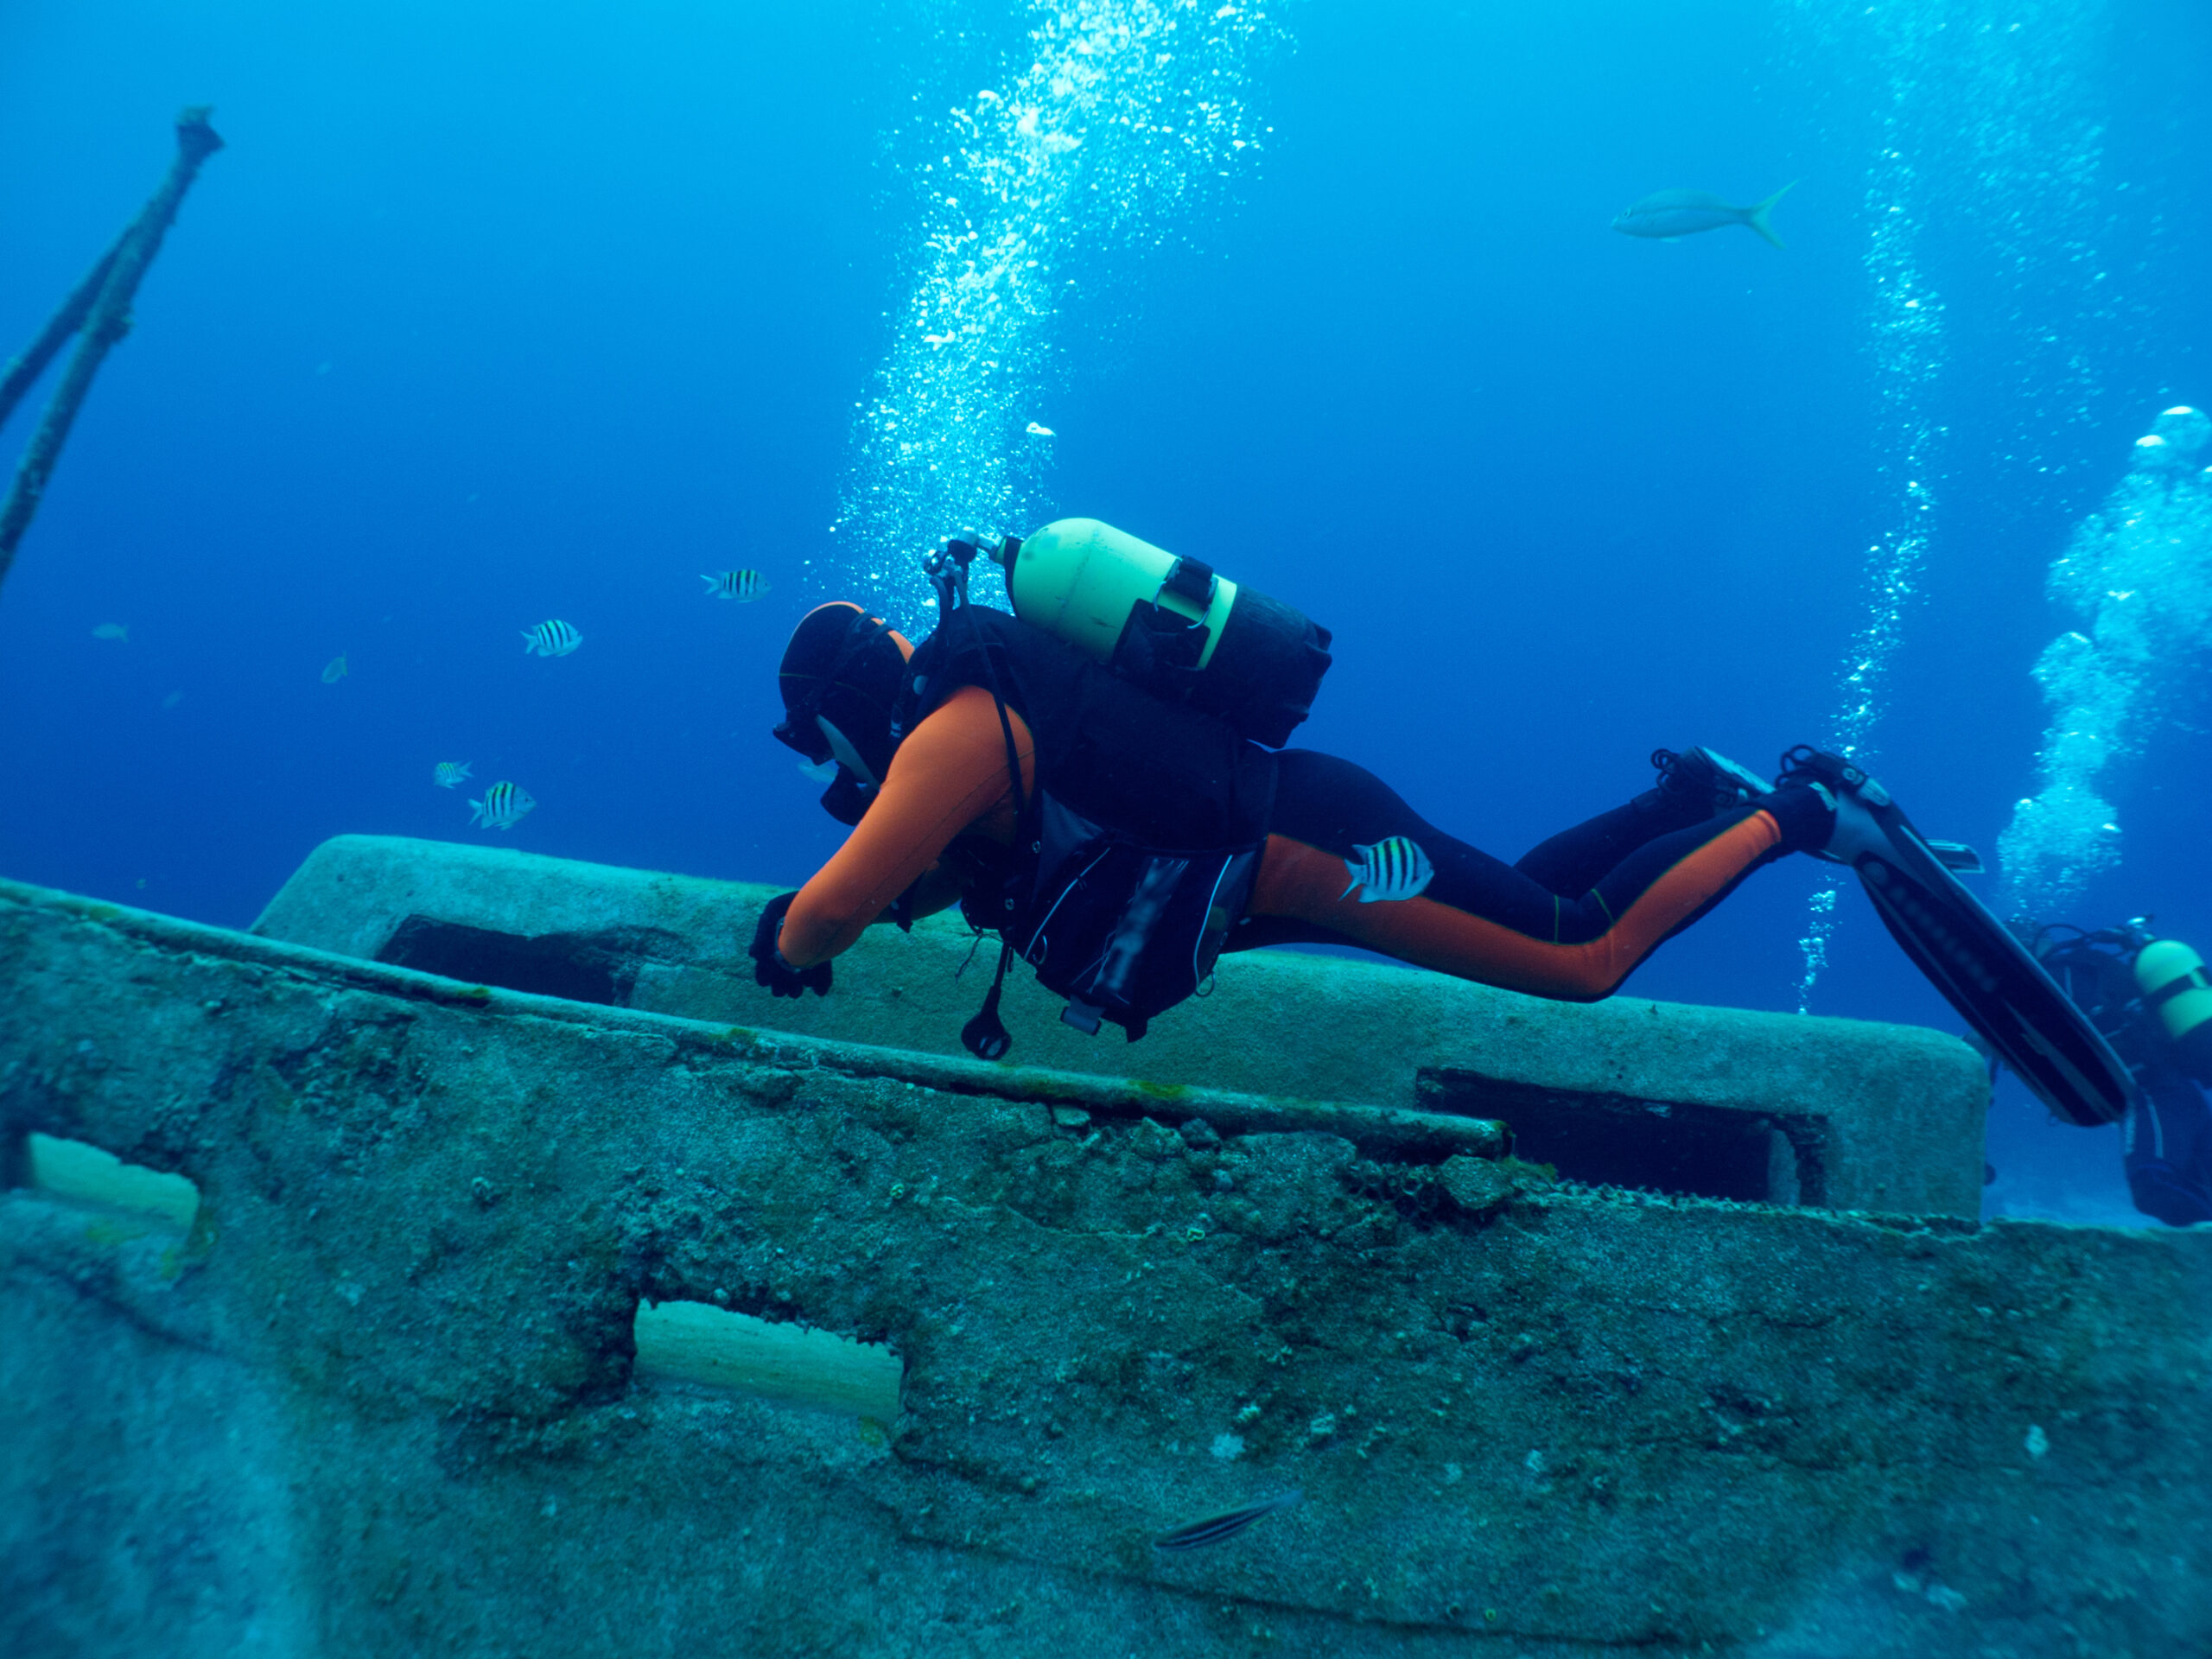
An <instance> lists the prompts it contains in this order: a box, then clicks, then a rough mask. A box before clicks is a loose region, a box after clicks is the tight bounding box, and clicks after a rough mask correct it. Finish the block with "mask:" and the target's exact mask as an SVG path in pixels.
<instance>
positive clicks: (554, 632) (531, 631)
mask: <svg viewBox="0 0 2212 1659" xmlns="http://www.w3.org/2000/svg"><path fill="white" fill-rule="evenodd" d="M583 642H584V637H583V635H582V634H581V633H578V632H576V630H575V626H574V625H573V624H570V623H567V622H563V621H562V620H560V619H559V618H558V617H554V618H552V619H550V620H547V621H543V622H541V623H539V624H538V625H537V626H536V627H534V628H524V630H523V631H522V649H523V654H524V656H532V655H535V656H538V657H565V656H567V655H568V654H569V652H572V651H574V650H575V648H576V647H577V646H578V645H582V644H583Z"/></svg>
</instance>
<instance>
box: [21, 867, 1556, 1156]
mask: <svg viewBox="0 0 2212 1659" xmlns="http://www.w3.org/2000/svg"><path fill="white" fill-rule="evenodd" d="M0 904H10V905H15V906H21V907H22V908H24V909H42V910H47V911H49V912H61V913H63V914H66V915H69V916H73V917H75V918H78V919H79V920H81V921H83V922H86V923H88V924H90V925H95V926H100V927H106V928H110V929H111V930H113V931H117V932H119V933H122V934H124V935H126V936H127V937H130V938H135V939H137V940H138V941H140V942H141V943H143V944H147V945H149V946H151V947H153V948H155V949H157V950H171V951H178V952H183V953H187V954H197V955H201V956H214V957H224V958H226V959H228V960H231V961H234V962H240V963H253V964H257V965H258V966H261V967H264V968H266V969H272V970H274V971H277V972H281V973H289V974H297V975H301V976H306V977H308V978H312V979H315V980H318V981H321V982H326V983H329V982H335V983H338V984H341V985H344V986H346V987H347V988H353V989H357V990H364V991H372V992H376V993H378V994H379V995H386V996H392V997H397V998H400V999H402V1000H404V1001H424V1002H435V1003H438V1004H441V1005H442V1006H445V1007H468V1008H478V1009H481V1010H483V1011H484V1012H486V1013H498V1014H508V1015H514V1016H523V1017H529V1018H535V1019H542V1020H553V1021H556V1022H557V1023H560V1024H563V1025H573V1026H590V1027H595V1028H597V1029H600V1030H615V1031H629V1032H635V1033H639V1034H647V1033H650V1034H653V1035H658V1036H671V1035H673V1036H679V1037H683V1038H688V1039H690V1040H692V1041H696V1042H704V1043H708V1044H711V1045H712V1046H714V1047H715V1050H716V1051H717V1052H724V1053H731V1054H734V1055H735V1056H736V1057H737V1058H741V1059H745V1060H750V1061H753V1062H755V1063H758V1064H761V1065H777V1066H783V1067H794V1066H804V1067H808V1068H812V1069H817V1070H821V1071H836V1072H840V1073H842V1074H845V1075H847V1076H851V1077H878V1078H885V1079H888V1080H890V1081H893V1082H898V1083H910V1084H917V1085H919V1086H921V1087H924V1088H928V1089H934V1090H940V1091H942V1092H944V1093H945V1094H949V1095H955V1096H983V1097H986V1098H990V1099H995V1100H1018V1101H1027V1102H1040V1103H1046V1104H1048V1105H1056V1106H1073V1107H1077V1108H1080V1109H1084V1110H1086V1111H1092V1112H1097V1113H1100V1114H1102V1115H1104V1116H1113V1117H1151V1118H1155V1119H1159V1120H1160V1121H1162V1122H1168V1123H1173V1124H1181V1123H1185V1122H1189V1121H1191V1120H1192V1119H1194V1118H1204V1119H1205V1121H1206V1122H1207V1123H1209V1124H1211V1126H1212V1127H1213V1128H1217V1129H1220V1130H1224V1131H1227V1132H1228V1133H1230V1134H1236V1135H1249V1134H1294V1133H1319V1134H1327V1135H1340V1136H1342V1137H1343V1138H1344V1139H1345V1140H1347V1141H1351V1142H1352V1144H1354V1145H1355V1146H1357V1147H1360V1148H1361V1149H1362V1150H1363V1151H1367V1152H1387V1153H1390V1154H1396V1155H1398V1156H1401V1157H1403V1156H1408V1155H1410V1156H1414V1157H1417V1158H1422V1159H1442V1158H1446V1157H1450V1156H1452V1155H1453V1154H1466V1155H1470V1156H1473V1157H1480V1158H1497V1157H1502V1156H1503V1155H1504V1154H1506V1153H1507V1152H1509V1151H1510V1150H1511V1147H1512V1135H1511V1131H1510V1129H1509V1128H1507V1126H1506V1125H1504V1124H1503V1123H1501V1122H1497V1121H1495V1120H1493V1119H1489V1118H1474V1117H1460V1116H1454V1115H1452V1114H1450V1113H1443V1112H1421V1111H1408V1110H1401V1109H1394V1108H1389V1107H1381V1106H1364V1105H1342V1104H1337V1103H1332V1102H1327V1101H1311V1100H1295V1099H1279V1098H1274V1097H1271V1096H1258V1095H1244V1094H1236V1093H1232V1092H1230V1091H1229V1090H1217V1089H1206V1088H1203V1087H1200V1086H1197V1085H1187V1084H1151V1083H1147V1082H1145V1081H1143V1080H1142V1079H1130V1078H1120V1077H1101V1076H1097V1075H1094V1074H1091V1073H1088V1072H1081V1071H1053V1070H1047V1069H1046V1068H1044V1067H1041V1066H1018V1065H1016V1066H1008V1065H995V1064H994V1063H992V1062H990V1061H988V1060H973V1059H961V1058H954V1057H951V1056H949V1055H942V1054H929V1053H923V1052H918V1051H916V1050H912V1049H899V1048H878V1047H874V1046H871V1045H868V1044H866V1043H852V1042H841V1041H836V1040H833V1039H827V1038H820V1037H807V1036H802V1035H799V1034H798V1033H791V1032H781V1031H775V1030H772V1029H765V1028H760V1027H749V1026H723V1025H714V1024H709V1023H708V1022H705V1021H702V1020H687V1019H684V1018H683V1017H682V1016H680V1015H677V1014H652V1013H647V1012H645V1011H644V1010H641V1009H637V1008H620V1007H608V1006H605V1005H602V1004H600V1003H596V1002H593V1003H582V1002H569V1001H563V1000H562V999H561V998H559V997H551V996H537V995H531V994H530V993H528V992H525V991H510V990H505V989H502V988H499V987H496V986H488V985H464V984H463V983H461V982H460V981H459V980H452V979H446V978H443V977H442V976H438V975H436V974H426V973H423V972H421V971H419V970H417V969H412V968H399V967H394V966H392V965H391V964H389V963H379V962H365V961H363V960H362V959H361V958H359V957H343V956H337V955H334V954H332V953H331V952H328V951H324V950H315V949H312V948H311V947H309V946H307V945H299V944H285V943H284V942H283V941H282V940H277V939H270V938H263V937H261V936H258V935H256V934H250V933H240V932H237V931H232V930H231V929H229V928H220V927H213V926H210V925H207V924H206V923H203V922H192V921H186V920H184V919H182V918H179V917H175V916H165V915H162V913H160V912H157V911H149V910H137V909H134V908H132V907H131V906H128V905H118V904H113V903H111V902H109V901H108V900H105V899H88V898H86V897H85V896H84V895H82V894H80V893H65V892H62V891H60V889H58V888H53V887H34V886H32V885H30V884H29V883H28V882H21V881H11V880H7V879H6V878H5V877H0Z"/></svg>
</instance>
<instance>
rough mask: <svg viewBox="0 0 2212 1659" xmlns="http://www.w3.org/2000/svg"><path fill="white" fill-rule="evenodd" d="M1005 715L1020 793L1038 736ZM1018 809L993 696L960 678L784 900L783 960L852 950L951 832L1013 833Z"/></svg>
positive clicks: (1007, 836) (823, 958)
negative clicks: (839, 839)
mask: <svg viewBox="0 0 2212 1659" xmlns="http://www.w3.org/2000/svg"><path fill="white" fill-rule="evenodd" d="M1007 719H1008V720H1010V721H1012V722H1013V723H1014V750H1015V753H1017V754H1018V755H1019V756H1020V760H1021V785H1022V789H1023V791H1024V792H1025V793H1026V792H1027V791H1028V790H1030V789H1031V788H1033V787H1034V786H1035V783H1036V771H1037V767H1036V758H1035V757H1036V745H1035V744H1034V743H1033V742H1032V741H1030V736H1029V728H1028V727H1027V726H1026V725H1025V724H1023V723H1022V719H1021V716H1020V715H1018V714H1016V713H1015V712H1014V710H1013V709H1007ZM1016 817H1018V813H1017V810H1016V808H1015V804H1014V791H1013V790H1012V788H1011V787H1010V786H1009V783H1008V779H1007V767H1006V734H1005V733H1004V731H1003V730H1002V729H1001V728H1000V725H999V711H998V705H997V704H996V702H994V701H993V699H992V696H991V694H990V693H989V692H988V691H987V690H984V689H983V688H982V686H980V685H968V686H963V687H962V688H961V689H960V690H957V691H956V692H954V693H953V694H952V695H951V696H949V697H947V698H946V699H945V700H944V704H943V705H942V706H941V707H939V708H938V709H936V710H935V711H933V712H932V713H931V715H929V717H928V718H927V719H925V720H924V721H922V723H921V724H920V725H918V726H917V727H915V728H914V729H913V731H912V733H910V734H908V735H907V738H906V741H905V742H903V743H901V744H900V745H899V752H898V753H896V754H894V755H893V756H892V758H891V770H890V772H888V773H887V775H886V776H885V778H884V779H883V783H882V785H881V786H880V788H879V789H878V790H877V791H876V798H875V799H874V801H872V802H870V803H869V804H868V810H867V811H866V812H864V813H862V814H861V821H860V823H857V824H855V826H854V827H853V833H852V834H851V835H850V836H848V837H847V838H846V841H845V844H844V845H843V846H842V847H840V848H839V849H837V851H836V855H835V856H833V857H832V858H831V859H830V861H829V862H828V863H827V864H824V865H823V867H822V868H821V869H820V870H818V871H817V872H816V874H815V877H814V879H813V880H811V881H809V882H808V883H807V884H806V885H805V886H804V887H801V888H800V889H799V893H798V898H796V899H793V900H791V910H790V912H788V913H787V914H786V915H785V918H784V931H783V933H782V935H781V938H780V939H779V945H778V948H779V950H782V952H783V956H784V960H785V962H788V963H791V966H792V967H794V968H811V967H812V966H814V964H815V963H817V962H827V961H828V960H829V958H830V957H834V956H836V955H837V954H839V953H840V952H841V951H843V950H847V949H849V947H850V946H851V945H852V944H853V942H854V941H855V939H857V938H860V936H861V933H862V932H864V931H866V930H867V928H868V924H869V923H871V922H873V921H874V920H875V918H877V917H879V916H880V915H882V914H883V912H885V911H886V910H887V909H888V908H890V906H891V903H892V901H893V899H897V898H898V896H899V894H900V893H904V892H906V889H907V888H908V887H912V885H913V884H914V882H915V881H916V880H918V879H919V877H920V876H921V875H922V874H924V873H925V871H927V870H928V869H929V868H930V867H931V865H932V864H935V863H936V862H937V861H938V856H939V855H941V854H942V853H943V852H944V849H946V848H947V847H949V846H950V845H951V844H952V841H953V838H954V837H955V836H957V835H959V834H960V833H961V832H962V831H963V830H964V829H970V828H974V829H979V830H981V831H982V833H983V834H985V835H988V836H990V837H991V838H992V839H993V840H995V841H998V842H1010V841H1012V840H1013V839H1014V823H1015V819H1016Z"/></svg>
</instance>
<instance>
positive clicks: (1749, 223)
mask: <svg viewBox="0 0 2212 1659" xmlns="http://www.w3.org/2000/svg"><path fill="white" fill-rule="evenodd" d="M1796 188H1797V181H1796V180H1795V179H1792V180H1790V181H1789V183H1787V184H1785V185H1783V187H1782V188H1781V189H1779V190H1777V191H1776V192H1775V193H1774V194H1772V195H1770V196H1769V197H1768V198H1767V199H1766V200H1764V201H1758V202H1753V203H1752V204H1751V206H1750V207H1733V206H1731V205H1730V204H1729V203H1727V202H1725V201H1723V200H1720V198H1719V197H1718V196H1716V195H1712V194H1707V192H1705V191H1703V190H1662V191H1661V192H1660V193H1659V194H1657V195H1656V196H1646V197H1645V198H1644V199H1643V200H1642V201H1639V202H1637V204H1636V206H1635V207H1629V208H1624V209H1623V210H1622V211H1621V212H1619V213H1616V214H1614V215H1613V228H1614V229H1615V230H1617V231H1618V232H1620V233H1621V234H1622V235H1623V236H1642V237H1649V238H1654V239H1656V240H1657V241H1661V242H1671V241H1673V240H1674V239H1675V238H1676V237H1678V236H1695V235H1696V234H1697V233H1698V232H1700V231H1717V230H1719V229H1720V227H1721V226H1724V225H1741V226H1745V228H1746V229H1749V230H1754V231H1757V232H1758V233H1759V234H1760V235H1761V236H1763V237H1764V238H1766V239H1767V240H1768V241H1770V242H1771V243H1773V244H1774V245H1775V246H1776V247H1777V248H1778V247H1780V246H1781V245H1782V238H1780V237H1778V236H1777V235H1776V234H1775V233H1774V232H1773V230H1772V229H1771V228H1770V226H1768V224H1767V222H1766V213H1767V209H1768V208H1770V207H1773V206H1774V204H1775V203H1776V202H1777V201H1780V200H1782V199H1783V197H1784V196H1786V195H1788V194H1789V193H1790V192H1791V191H1792V190H1795V189H1796Z"/></svg>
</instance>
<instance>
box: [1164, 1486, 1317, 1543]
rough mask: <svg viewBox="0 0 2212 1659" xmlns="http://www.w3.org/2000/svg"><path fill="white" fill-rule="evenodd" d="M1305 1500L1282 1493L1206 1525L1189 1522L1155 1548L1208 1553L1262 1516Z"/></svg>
mask: <svg viewBox="0 0 2212 1659" xmlns="http://www.w3.org/2000/svg"><path fill="white" fill-rule="evenodd" d="M1302 1497H1305V1494H1304V1493H1303V1492H1278V1493H1277V1494H1276V1495H1275V1496H1274V1497H1263V1498H1262V1499H1261V1500H1260V1501H1259V1502H1258V1503H1247V1504H1245V1505H1244V1506H1243V1508H1242V1509H1236V1510H1224V1511H1223V1512H1222V1513H1221V1514H1219V1515H1210V1516H1206V1517H1205V1519H1204V1520H1203V1521H1186V1522H1184V1523H1183V1524H1182V1525H1181V1526H1179V1527H1176V1528H1173V1529H1170V1530H1169V1531H1166V1532H1163V1533H1161V1534H1160V1536H1159V1537H1157V1538H1155V1539H1154V1540H1153V1541H1152V1547H1153V1548H1154V1549H1165V1550H1181V1549H1204V1548H1205V1547H1206V1546H1207V1545H1208V1544H1217V1543H1219V1542H1220V1541H1222V1540H1223V1539H1224V1538H1234V1537H1235V1536H1236V1535H1237V1534H1238V1533H1240V1532H1242V1531H1243V1530H1244V1529H1245V1528H1247V1527H1249V1526H1250V1525H1251V1524H1252V1523H1253V1522H1255V1521H1257V1520H1258V1519H1259V1518H1260V1517H1261V1516H1265V1515H1273V1514H1274V1512H1275V1511H1276V1510H1287V1509H1289V1508H1290V1507H1291V1506H1292V1505H1293V1504H1294V1503H1297V1502H1298V1501H1299V1500H1300V1498H1302Z"/></svg>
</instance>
